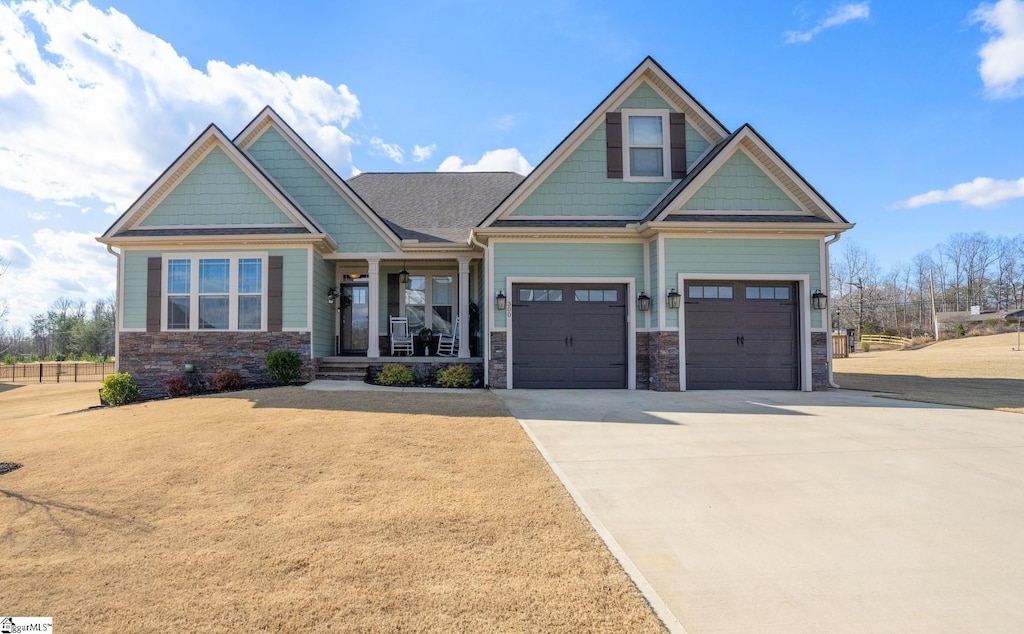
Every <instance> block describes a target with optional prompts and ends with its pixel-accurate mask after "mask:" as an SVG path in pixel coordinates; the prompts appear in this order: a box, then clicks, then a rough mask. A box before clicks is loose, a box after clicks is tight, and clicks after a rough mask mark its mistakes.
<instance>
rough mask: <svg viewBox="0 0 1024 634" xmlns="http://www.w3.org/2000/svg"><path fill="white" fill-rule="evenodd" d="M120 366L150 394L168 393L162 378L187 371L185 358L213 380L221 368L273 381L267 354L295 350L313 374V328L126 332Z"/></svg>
mask: <svg viewBox="0 0 1024 634" xmlns="http://www.w3.org/2000/svg"><path fill="white" fill-rule="evenodd" d="M119 337H120V347H119V350H118V354H119V357H118V370H119V371H121V372H128V373H129V374H131V375H132V378H134V379H135V382H136V383H137V384H138V386H139V391H140V392H142V395H143V396H145V397H158V396H164V395H166V393H167V392H166V390H165V389H164V386H163V382H164V381H165V380H166V379H169V378H171V377H174V376H184V374H185V372H184V366H185V364H186V363H191V364H193V365H195V367H196V372H197V373H199V374H201V375H203V376H204V377H205V378H206V379H207V381H210V380H211V379H212V377H213V375H214V374H216V373H218V372H220V371H221V370H237V371H238V373H239V374H241V375H242V379H243V380H245V382H246V383H268V382H270V377H268V376H267V373H266V370H265V369H264V367H265V360H266V356H267V353H268V352H270V351H272V350H292V351H294V352H296V353H298V354H299V356H300V357H302V362H303V365H304V366H305V374H306V375H307V377H312V363H311V360H310V358H309V333H308V332H223V331H206V332H122V333H120V335H119Z"/></svg>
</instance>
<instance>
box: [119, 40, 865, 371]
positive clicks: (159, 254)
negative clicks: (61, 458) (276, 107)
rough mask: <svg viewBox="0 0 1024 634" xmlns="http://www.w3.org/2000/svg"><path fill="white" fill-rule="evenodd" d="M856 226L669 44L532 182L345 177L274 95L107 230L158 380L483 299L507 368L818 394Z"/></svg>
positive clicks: (167, 175) (124, 304) (446, 327)
mask: <svg viewBox="0 0 1024 634" xmlns="http://www.w3.org/2000/svg"><path fill="white" fill-rule="evenodd" d="M850 227H852V225H851V224H850V223H848V222H847V220H846V219H845V218H843V216H842V215H840V213H839V212H838V211H836V210H835V209H834V208H833V207H832V206H831V205H830V204H829V203H828V202H827V201H826V200H825V199H824V198H823V197H822V196H821V195H820V194H819V193H818V192H817V191H816V190H815V189H814V188H813V187H811V185H810V184H809V183H807V182H806V181H805V180H804V179H803V178H802V177H801V176H800V174H799V173H798V172H797V171H796V170H795V169H793V167H792V166H790V164H789V163H788V162H786V160H785V159H783V158H782V156H780V155H779V154H778V153H777V152H776V151H775V149H774V148H772V146H771V145H770V144H769V143H768V142H767V141H765V139H764V138H763V137H761V135H760V134H759V133H758V132H757V131H756V130H754V128H753V127H751V126H750V125H748V124H745V125H743V126H740V127H739V128H738V129H736V130H732V131H730V130H729V129H727V128H726V127H725V126H724V125H723V124H722V123H721V122H720V121H718V119H716V118H715V117H714V116H713V115H712V114H711V113H709V112H708V111H707V110H706V109H705V108H704V107H703V106H702V105H701V104H700V103H699V102H698V101H697V100H696V99H694V98H693V96H691V95H690V93H689V92H687V91H686V90H685V89H683V87H682V86H680V85H679V84H678V83H677V82H676V80H675V79H674V78H673V77H672V76H670V75H669V74H668V73H667V72H666V71H665V70H664V69H663V68H662V67H661V66H659V65H658V64H657V63H656V62H655V61H654V60H653V59H651V58H647V59H645V60H644V61H643V62H642V63H641V64H640V65H639V66H637V67H636V69H634V70H633V72H631V73H630V74H629V75H628V76H627V77H626V78H625V79H624V80H623V81H622V82H621V83H620V84H619V85H618V86H616V87H615V89H614V90H612V92H611V93H610V94H609V95H608V96H607V97H606V98H605V99H604V100H603V101H602V102H601V103H599V104H598V105H597V107H596V108H595V109H594V110H593V111H592V112H591V113H590V114H589V115H587V116H586V117H585V118H584V119H583V121H582V122H581V123H580V124H579V125H578V126H576V128H575V129H574V130H572V131H571V132H570V133H569V135H568V136H567V137H566V138H565V139H564V140H563V141H562V142H561V143H559V144H558V146H557V147H555V148H554V149H553V150H552V152H551V153H550V154H549V155H548V156H547V157H546V158H545V159H544V160H543V161H542V162H541V163H540V165H538V166H537V167H536V168H535V169H534V170H533V171H532V172H531V173H530V174H529V175H528V176H526V177H525V178H523V177H521V176H519V175H517V174H511V173H390V174H361V175H359V176H356V177H354V178H351V179H348V180H345V179H342V178H341V177H339V176H338V175H337V174H336V173H335V172H334V171H333V170H332V169H331V167H330V166H328V165H327V164H326V163H325V162H324V161H323V160H322V159H321V158H320V157H319V156H318V155H317V154H316V153H315V152H314V151H313V150H312V149H311V148H310V147H309V146H308V145H307V144H306V142H305V141H304V140H303V139H302V138H300V137H299V136H298V135H297V134H296V133H295V131H294V130H292V129H291V127H289V125H288V124H287V123H286V122H285V121H283V120H282V119H281V117H279V116H278V115H277V113H275V112H274V111H273V110H272V109H270V108H266V109H264V110H263V111H262V112H261V113H259V114H258V115H257V116H256V118H255V119H253V120H252V122H251V123H249V125H247V126H246V128H245V129H244V130H242V132H241V133H239V134H238V136H236V137H235V138H234V139H230V138H228V137H227V136H226V135H225V134H224V133H223V132H221V130H220V129H219V128H217V127H216V126H215V125H211V126H210V127H208V128H207V129H206V130H205V131H204V132H203V133H202V134H200V135H199V137H198V138H197V139H196V140H195V141H193V142H192V144H191V145H189V147H188V148H187V149H186V150H185V152H184V153H182V154H181V156H180V157H178V159H177V160H176V161H174V163H173V164H171V165H170V166H169V167H168V168H167V170H166V171H165V172H164V173H163V174H162V175H161V176H160V178H158V179H157V180H156V182H154V183H153V184H152V185H151V186H150V187H149V189H147V190H146V191H145V192H144V193H143V194H142V196H141V197H140V198H139V199H138V200H137V201H136V202H135V203H134V204H133V205H132V206H131V207H130V208H129V209H128V210H127V211H126V212H125V213H124V214H123V215H122V216H121V217H120V218H119V219H118V220H117V221H116V222H115V223H114V224H113V226H111V227H110V229H109V230H107V232H106V233H104V234H103V236H101V237H100V238H99V241H100V242H102V243H104V244H107V245H109V246H110V247H111V249H112V250H114V252H115V253H116V255H117V257H118V300H119V301H118V311H119V314H118V351H117V357H118V360H119V363H120V369H121V370H125V371H129V372H131V373H133V375H135V376H136V378H137V379H138V380H139V381H140V383H142V384H143V387H144V389H146V390H150V391H153V390H158V389H159V384H160V381H161V380H162V379H164V378H166V377H167V376H169V375H171V374H174V373H177V372H179V371H180V368H181V366H182V365H183V364H184V363H196V364H198V365H199V366H200V367H201V368H202V369H203V370H204V371H206V372H216V371H217V370H220V369H224V368H236V369H240V370H241V371H242V372H243V373H244V374H246V375H249V376H255V377H258V376H261V374H262V372H263V370H262V363H263V356H264V355H265V353H266V352H267V351H269V350H272V349H280V348H286V349H291V350H294V351H296V352H298V353H299V354H300V355H301V356H302V357H303V359H305V360H306V362H307V363H309V364H311V365H312V364H314V363H316V362H317V361H318V360H322V359H327V358H330V357H334V356H339V355H350V356H355V357H360V358H367V359H370V360H379V359H381V358H384V357H386V356H387V355H388V354H389V347H388V324H389V317H390V316H404V317H406V318H407V319H408V322H409V324H410V326H411V328H412V329H413V331H418V330H419V329H420V328H430V329H432V330H433V331H434V332H435V333H437V332H442V333H450V332H451V330H452V328H453V327H454V324H455V323H456V316H460V315H461V316H463V319H461V320H459V322H458V323H459V329H460V332H459V333H458V334H459V335H460V338H459V339H460V343H459V350H458V359H461V360H463V361H466V362H476V363H482V364H483V370H484V373H485V377H486V382H487V383H488V384H489V385H491V386H492V387H496V388H555V387H557V388H606V389H654V390H670V391H671V390H691V389H719V388H767V389H792V390H811V389H818V388H824V387H826V385H827V381H828V373H829V363H830V357H829V352H828V350H829V346H828V331H829V324H828V323H827V319H828V314H827V313H828V311H827V310H818V309H814V308H813V307H812V302H811V297H812V294H814V293H815V291H818V290H819V289H823V290H825V291H826V293H827V288H825V285H826V284H827V271H828V243H829V242H830V241H831V240H832V239H834V238H835V237H836V236H838V234H840V233H841V232H843V231H845V230H847V229H849V228H850ZM335 298H337V301H336V302H334V299H335ZM471 305H472V306H473V307H474V309H475V310H473V311H472V313H473V315H476V316H478V318H477V319H471V318H470V317H471V308H470V307H471ZM474 340H476V341H478V342H479V345H478V347H479V358H471V346H472V342H473V341H474Z"/></svg>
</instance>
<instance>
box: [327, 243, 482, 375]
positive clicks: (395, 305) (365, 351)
mask: <svg viewBox="0 0 1024 634" xmlns="http://www.w3.org/2000/svg"><path fill="white" fill-rule="evenodd" d="M349 257H350V256H349ZM481 269H482V267H481V254H477V253H466V254H458V255H454V256H453V257H439V256H438V255H435V254H430V255H425V254H424V255H420V254H412V255H410V254H408V253H406V254H403V255H400V256H388V257H384V256H382V257H366V258H363V259H359V260H355V259H340V258H338V259H336V260H335V261H334V271H333V273H334V279H333V281H332V282H331V285H330V286H329V288H328V289H326V297H324V298H323V299H321V300H319V301H321V302H323V303H324V304H326V305H327V306H329V308H328V310H331V311H332V312H333V315H332V316H331V317H332V319H331V320H330V322H331V323H332V324H333V326H332V332H333V338H334V346H333V353H334V354H333V355H325V356H324V357H323V358H322V362H323V363H328V364H341V363H342V362H344V361H346V360H358V359H363V360H364V361H363V363H364V364H365V362H366V361H365V360H373V361H377V362H391V361H393V362H402V363H409V362H413V360H415V359H422V360H423V362H435V363H444V362H445V361H444V360H445V359H448V360H456V361H458V362H469V361H470V360H472V359H477V362H478V363H481V364H482V360H481V359H480V357H482V354H483V340H482V331H481V329H480V324H481V318H482V315H481V313H482V310H483V308H484V302H481V301H480V297H481V293H482V292H483V277H482V270H481ZM393 317H397V318H403V319H404V320H405V322H406V323H407V329H408V334H409V335H410V336H412V339H413V350H412V353H411V354H409V353H408V352H407V351H403V352H402V353H401V354H399V353H397V352H396V351H395V350H394V349H393V347H392V343H393V337H392V335H393V333H392V331H391V321H392V320H391V318H393ZM452 337H454V339H455V341H454V346H453V347H452V349H451V351H450V354H447V355H446V356H439V346H440V344H441V343H442V338H445V339H447V340H448V341H449V345H450V342H451V338H452ZM444 352H448V351H447V350H444Z"/></svg>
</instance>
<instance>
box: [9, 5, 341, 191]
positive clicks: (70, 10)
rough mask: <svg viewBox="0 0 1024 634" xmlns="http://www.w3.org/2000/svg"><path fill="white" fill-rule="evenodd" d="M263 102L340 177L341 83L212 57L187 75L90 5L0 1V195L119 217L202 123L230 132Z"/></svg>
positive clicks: (162, 46)
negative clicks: (2, 191)
mask: <svg viewBox="0 0 1024 634" xmlns="http://www.w3.org/2000/svg"><path fill="white" fill-rule="evenodd" d="M33 29H34V30H35V32H37V33H41V34H42V35H40V39H38V40H37V39H36V36H35V35H34V32H33ZM265 104H270V105H272V106H273V107H274V108H275V109H276V110H277V111H278V113H280V114H281V116H282V117H284V119H285V120H287V121H288V122H289V123H290V124H291V125H292V126H294V127H295V128H296V130H297V131H298V132H299V134H300V135H302V137H303V138H304V139H306V140H307V141H308V142H309V143H310V145H312V146H313V147H314V148H315V149H316V150H317V151H318V152H319V153H320V154H321V155H322V156H324V158H325V159H326V160H327V161H328V162H330V163H332V165H334V167H335V168H336V169H338V171H340V172H344V171H347V169H348V168H349V167H350V165H351V153H350V150H349V147H350V145H351V144H352V139H351V137H349V136H348V135H347V134H346V133H345V132H344V129H345V127H346V126H347V125H348V124H349V122H350V121H352V120H353V119H355V118H358V117H359V116H360V111H359V100H358V99H357V98H356V96H355V95H354V94H352V93H351V92H350V91H349V89H348V88H347V87H346V86H344V85H338V86H331V85H329V84H328V83H326V82H324V81H323V80H321V79H318V78H315V77H307V76H299V77H293V76H291V75H289V74H288V73H284V72H276V73H275V72H271V71H267V70H263V69H261V68H257V67H255V66H252V65H249V64H241V65H239V66H230V65H228V64H226V63H224V62H220V61H215V60H213V61H209V62H207V63H206V67H205V69H199V68H194V67H193V66H192V65H191V64H190V63H189V61H188V60H187V59H186V58H184V57H182V56H180V55H179V54H178V53H177V52H176V51H175V50H174V48H173V47H172V46H171V45H170V44H168V43H167V42H165V41H163V40H161V39H160V38H158V37H156V36H155V35H153V34H151V33H147V32H145V31H143V30H141V29H139V27H137V26H136V25H135V24H134V23H133V22H132V21H131V19H129V18H128V17H127V16H126V15H124V14H122V13H120V12H118V11H117V10H116V9H109V10H107V11H102V10H100V9H98V8H96V7H94V6H92V5H91V4H89V3H88V2H76V3H70V2H63V1H57V0H37V1H24V2H15V3H2V4H0V111H3V113H4V116H3V117H2V118H0V187H2V188H7V189H10V190H13V191H16V192H21V193H23V194H28V195H30V196H32V197H34V198H36V199H38V200H52V201H70V200H76V199H86V200H89V199H93V200H97V201H99V203H100V204H99V205H98V206H97V208H103V207H107V209H106V210H109V208H110V206H113V207H114V208H115V211H122V210H123V209H124V208H125V207H126V206H127V205H128V204H130V203H131V201H133V200H134V199H135V198H136V197H137V196H138V195H139V194H140V193H141V192H142V190H143V189H145V187H146V186H148V185H149V183H150V182H151V181H152V180H153V179H154V178H156V177H157V176H158V175H159V174H160V172H161V170H163V168H164V167H166V166H167V164H168V163H170V161H171V160H173V159H174V157H175V156H177V154H178V153H179V152H180V151H181V150H183V149H184V148H185V145H186V144H187V143H188V141H190V140H191V139H192V138H193V137H194V136H195V135H197V134H198V133H199V132H200V131H201V130H202V129H203V128H205V127H206V125H207V124H208V123H209V122H211V121H213V122H216V123H217V124H218V125H219V126H220V127H221V128H223V129H224V130H225V131H227V132H228V133H229V134H231V133H232V132H233V131H234V130H237V129H240V128H241V127H242V125H244V124H245V123H246V122H247V121H248V120H249V118H250V117H252V116H254V115H255V114H256V113H257V112H259V110H260V109H261V108H262V107H263V106H264V105H265Z"/></svg>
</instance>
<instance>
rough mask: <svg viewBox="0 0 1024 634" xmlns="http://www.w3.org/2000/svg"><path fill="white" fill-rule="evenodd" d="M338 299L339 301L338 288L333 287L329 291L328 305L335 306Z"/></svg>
mask: <svg viewBox="0 0 1024 634" xmlns="http://www.w3.org/2000/svg"><path fill="white" fill-rule="evenodd" d="M336 299H338V287H337V286H332V287H331V288H329V289H328V290H327V303H328V304H333V303H334V300H336Z"/></svg>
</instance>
